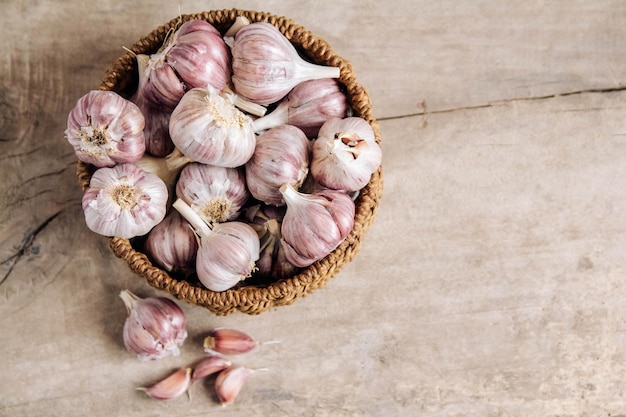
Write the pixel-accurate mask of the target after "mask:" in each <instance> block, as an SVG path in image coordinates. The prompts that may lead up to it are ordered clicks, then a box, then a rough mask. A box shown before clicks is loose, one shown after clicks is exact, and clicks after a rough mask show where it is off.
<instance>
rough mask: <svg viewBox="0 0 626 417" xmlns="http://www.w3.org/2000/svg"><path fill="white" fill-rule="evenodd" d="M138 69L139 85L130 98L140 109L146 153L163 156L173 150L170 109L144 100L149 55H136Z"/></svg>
mask: <svg viewBox="0 0 626 417" xmlns="http://www.w3.org/2000/svg"><path fill="white" fill-rule="evenodd" d="M136 59H137V67H138V69H139V86H138V87H137V91H136V92H135V94H134V95H133V96H132V97H131V98H130V100H131V101H132V102H133V103H135V104H136V105H137V107H139V108H140V109H141V113H142V114H143V116H144V118H145V120H146V125H145V127H144V130H143V133H144V137H145V140H146V153H148V154H150V155H152V156H156V157H164V156H166V155H167V154H169V153H170V152H172V151H173V150H174V143H173V142H172V139H171V138H170V131H169V122H170V116H171V114H172V112H171V111H163V110H161V109H160V108H158V107H157V106H155V105H153V104H152V103H151V102H149V101H148V100H146V98H145V96H144V94H143V91H144V85H145V84H146V68H147V67H148V61H149V59H150V57H149V56H148V55H144V54H140V55H137V56H136Z"/></svg>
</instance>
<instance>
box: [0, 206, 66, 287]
mask: <svg viewBox="0 0 626 417" xmlns="http://www.w3.org/2000/svg"><path fill="white" fill-rule="evenodd" d="M62 212H63V210H59V211H57V212H56V213H54V214H53V215H51V216H50V217H48V218H47V219H45V220H44V221H43V222H42V223H41V224H40V225H39V226H37V227H36V228H35V229H34V230H33V231H32V232H28V233H26V234H25V235H24V237H23V238H22V242H21V243H20V245H19V246H18V247H16V248H15V249H16V251H15V253H13V254H12V255H10V256H9V257H7V258H6V259H4V260H3V261H1V262H0V265H8V266H9V268H8V270H7V272H6V273H5V274H4V276H3V277H2V278H1V279H0V285H2V284H4V283H5V282H6V281H7V279H8V278H9V276H10V275H11V272H12V271H13V269H14V268H15V265H16V264H17V263H18V262H19V261H20V259H22V257H23V256H24V255H25V254H27V253H28V252H29V251H30V250H31V248H32V247H33V243H34V242H35V239H36V238H37V235H39V233H41V232H42V231H43V230H44V229H45V228H46V227H47V226H48V225H49V224H50V223H51V222H52V221H53V220H54V219H56V218H57V217H58V216H59V215H60V214H61V213H62Z"/></svg>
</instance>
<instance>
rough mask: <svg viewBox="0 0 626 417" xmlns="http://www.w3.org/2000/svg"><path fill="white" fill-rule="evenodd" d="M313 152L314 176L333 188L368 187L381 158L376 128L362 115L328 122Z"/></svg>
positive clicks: (312, 173)
mask: <svg viewBox="0 0 626 417" xmlns="http://www.w3.org/2000/svg"><path fill="white" fill-rule="evenodd" d="M312 153H313V156H312V158H311V175H312V176H313V178H315V180H316V181H317V182H319V183H320V184H321V185H323V186H324V187H328V188H331V189H334V190H345V191H357V190H360V189H361V188H363V187H365V185H367V183H368V182H369V180H370V177H371V176H372V174H373V173H374V172H375V171H376V170H377V169H378V167H379V166H380V163H381V161H382V150H381V148H380V146H379V145H378V143H376V139H375V135H374V131H373V129H372V127H371V126H370V124H369V123H367V121H365V120H364V119H362V118H360V117H347V118H345V119H331V120H328V121H327V122H325V123H324V124H323V125H322V127H321V128H320V131H319V134H318V137H317V139H316V140H315V142H314V143H313V152H312Z"/></svg>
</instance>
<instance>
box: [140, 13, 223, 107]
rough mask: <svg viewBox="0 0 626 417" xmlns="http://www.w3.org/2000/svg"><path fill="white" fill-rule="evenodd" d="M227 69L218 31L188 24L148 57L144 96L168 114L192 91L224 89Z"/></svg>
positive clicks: (205, 25)
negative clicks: (201, 88)
mask: <svg viewBox="0 0 626 417" xmlns="http://www.w3.org/2000/svg"><path fill="white" fill-rule="evenodd" d="M230 66H231V59H230V50H229V48H228V46H227V45H226V43H224V40H223V39H222V37H221V35H220V33H219V31H218V30H217V29H215V27H213V26H212V25H211V24H210V23H208V22H206V21H204V20H199V19H197V20H189V21H187V22H185V23H183V24H182V25H181V26H180V28H179V29H178V30H177V31H176V32H174V33H173V35H172V36H171V37H170V38H169V39H168V40H167V41H166V42H165V43H164V44H163V46H162V48H161V50H159V51H158V52H157V53H156V54H153V55H151V56H150V61H149V63H148V66H147V67H146V69H145V78H146V82H145V84H144V87H143V94H144V95H145V97H146V99H147V100H149V101H150V102H151V103H152V104H153V105H155V106H157V107H159V108H161V109H164V110H165V111H167V110H170V111H171V110H173V109H174V107H176V105H177V103H178V102H179V101H180V99H181V98H182V97H183V95H184V94H185V92H186V91H188V90H190V89H192V88H196V87H206V86H211V87H213V88H215V89H217V90H221V89H222V88H224V87H225V86H226V85H227V84H228V83H229V81H230Z"/></svg>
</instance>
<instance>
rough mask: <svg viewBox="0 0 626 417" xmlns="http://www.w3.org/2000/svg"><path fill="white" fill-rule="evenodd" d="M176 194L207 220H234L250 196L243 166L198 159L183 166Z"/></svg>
mask: <svg viewBox="0 0 626 417" xmlns="http://www.w3.org/2000/svg"><path fill="white" fill-rule="evenodd" d="M176 195H177V196H178V198H181V199H183V200H184V201H185V202H186V203H187V204H189V205H190V206H191V208H192V209H193V210H194V211H195V212H196V213H197V214H198V215H199V216H200V217H201V218H202V220H204V221H205V222H207V223H223V222H225V221H228V220H235V219H236V218H237V217H239V213H240V211H241V207H242V206H243V205H244V204H245V202H246V201H247V200H248V198H249V197H250V194H249V193H248V190H247V189H246V179H245V177H244V174H243V171H242V170H241V169H239V168H224V167H219V166H215V165H207V164H200V163H197V162H194V163H191V164H188V165H186V166H185V167H184V168H183V169H182V171H181V173H180V177H179V179H178V182H177V183H176Z"/></svg>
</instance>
